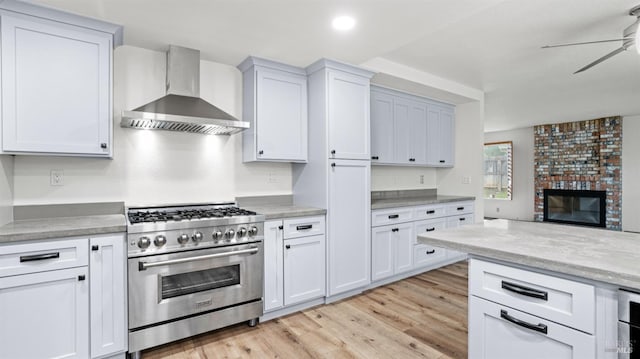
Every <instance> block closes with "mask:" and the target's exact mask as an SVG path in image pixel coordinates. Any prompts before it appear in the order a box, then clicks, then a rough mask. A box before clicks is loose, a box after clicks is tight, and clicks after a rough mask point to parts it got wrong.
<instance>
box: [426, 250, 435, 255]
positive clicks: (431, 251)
mask: <svg viewBox="0 0 640 359" xmlns="http://www.w3.org/2000/svg"><path fill="white" fill-rule="evenodd" d="M435 252H436V250H435V249H432V250H430V251H427V254H434V253H435Z"/></svg>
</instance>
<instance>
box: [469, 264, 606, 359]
mask: <svg viewBox="0 0 640 359" xmlns="http://www.w3.org/2000/svg"><path fill="white" fill-rule="evenodd" d="M597 303H600V304H597ZM601 304H604V302H602V301H601V300H599V299H597V296H596V290H595V287H594V286H593V285H591V284H586V283H581V282H577V281H574V280H571V279H567V278H559V277H555V276H552V275H548V274H543V273H536V272H533V271H530V270H525V269H522V268H514V267H511V266H507V265H503V264H497V263H493V262H488V261H485V260H479V259H476V258H472V259H471V261H470V265H469V358H514V357H518V358H568V359H578V358H580V359H582V358H596V357H607V358H609V357H612V356H614V355H615V353H608V354H605V352H606V346H607V345H606V344H605V348H600V349H598V350H599V353H600V354H599V355H596V353H597V352H598V351H597V348H596V335H602V334H604V333H603V332H602V331H600V328H601V327H603V326H609V325H610V324H608V323H601V324H598V323H596V321H597V319H596V317H598V316H599V315H600V314H602V312H603V311H606V310H607V309H605V308H604V307H602V308H599V307H598V306H599V305H601ZM606 316H607V315H605V317H606ZM609 320H615V315H611V318H609ZM613 345H615V344H613ZM614 348H615V347H614Z"/></svg>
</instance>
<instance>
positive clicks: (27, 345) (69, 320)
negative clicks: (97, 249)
mask: <svg viewBox="0 0 640 359" xmlns="http://www.w3.org/2000/svg"><path fill="white" fill-rule="evenodd" d="M45 261H46V260H45ZM88 274H89V273H88V269H87V267H86V266H82V267H75V268H68V269H61V270H53V271H46V272H39V273H32V274H25V275H16V276H9V277H3V278H0V318H2V320H0V358H77V359H86V358H89V283H88V280H87V278H88ZM124 329H125V328H123V330H124Z"/></svg>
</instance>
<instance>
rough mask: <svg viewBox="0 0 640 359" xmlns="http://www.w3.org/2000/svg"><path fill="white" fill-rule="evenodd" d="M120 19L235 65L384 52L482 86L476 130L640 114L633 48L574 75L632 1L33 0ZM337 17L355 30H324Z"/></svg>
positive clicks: (131, 30) (129, 37) (147, 42)
mask: <svg viewBox="0 0 640 359" xmlns="http://www.w3.org/2000/svg"><path fill="white" fill-rule="evenodd" d="M36 2H38V3H42V4H45V5H48V6H52V7H56V8H59V9H63V10H67V11H72V12H75V13H79V14H83V15H88V16H92V17H96V18H100V19H104V20H107V21H111V22H115V23H119V24H122V25H124V27H125V37H124V39H125V44H128V45H133V46H140V47H145V48H149V49H154V50H162V51H164V50H166V49H167V45H168V44H176V45H181V46H187V47H192V48H197V49H200V50H201V51H202V57H203V58H204V59H208V60H212V61H216V62H221V63H225V64H229V65H234V66H235V65H237V64H238V63H240V62H241V61H242V60H243V59H244V58H245V57H246V56H248V55H254V56H259V57H266V58H270V59H274V60H278V61H282V62H285V63H289V64H292V65H297V66H306V65H308V64H310V63H312V62H313V61H315V60H317V59H318V58H320V57H328V58H334V59H337V60H341V61H346V62H350V63H354V64H361V63H363V62H366V61H368V60H371V59H374V58H384V59H387V60H390V61H393V62H396V63H399V64H403V65H406V66H409V67H413V68H416V69H418V70H421V71H424V72H428V73H430V74H433V75H436V76H440V77H443V78H447V79H450V80H453V81H456V82H459V83H461V84H464V85H467V86H471V87H474V88H478V89H481V90H483V91H485V100H486V104H485V109H486V113H485V130H487V131H495V130H501V129H512V128H518V127H524V126H529V125H532V124H541V123H555V122H565V121H575V120H585V119H591V118H596V117H601V116H610V115H637V114H640V98H639V97H640V55H638V54H637V53H636V52H635V49H631V50H630V51H627V52H624V53H622V54H619V55H617V56H615V57H614V58H612V59H610V60H608V61H606V62H604V63H602V64H600V65H597V66H596V67H594V68H592V69H590V70H588V71H586V72H584V73H581V74H578V75H572V73H573V72H574V71H575V70H577V69H578V68H580V67H582V66H584V65H586V64H587V63H589V62H591V61H593V60H595V59H596V58H598V57H600V56H602V55H604V54H606V53H608V52H610V51H612V50H614V49H615V48H617V47H618V46H619V44H618V43H605V44H595V45H584V46H575V47H567V48H557V49H546V50H543V49H540V46H542V45H545V44H551V43H563V42H578V41H589V40H599V39H610V38H619V37H621V35H622V30H623V29H624V28H625V27H627V26H629V25H630V24H631V23H633V21H634V20H635V18H634V17H631V16H628V15H627V13H628V11H629V9H630V8H632V7H634V6H635V5H638V3H639V2H640V0H562V1H560V0H529V1H524V0H351V1H345V0H343V1H338V0H182V1H176V0H82V1H81V0H37V1H36ZM338 14H351V15H353V16H354V17H356V18H357V25H356V29H355V30H354V31H352V32H350V33H336V32H334V31H333V30H332V29H331V28H330V23H331V19H332V17H333V16H335V15H338Z"/></svg>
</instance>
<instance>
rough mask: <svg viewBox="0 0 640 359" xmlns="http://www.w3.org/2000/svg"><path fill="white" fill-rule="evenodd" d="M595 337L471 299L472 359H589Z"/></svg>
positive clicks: (516, 311)
mask: <svg viewBox="0 0 640 359" xmlns="http://www.w3.org/2000/svg"><path fill="white" fill-rule="evenodd" d="M595 357H596V340H595V337H594V336H593V335H589V334H586V333H583V332H581V331H578V330H575V329H571V328H568V327H565V326H563V325H560V324H557V323H554V322H553V321H550V320H545V319H542V318H540V317H536V316H533V315H529V314H527V313H524V312H521V311H519V310H515V309H513V308H510V307H507V306H503V305H500V304H497V303H494V302H490V301H488V300H484V299H481V298H478V297H475V296H471V297H470V299H469V358H470V359H480V358H481V359H485V358H486V359H502V358H504V359H511V358H518V359H529V358H531V359H539V358H554V359H589V358H595Z"/></svg>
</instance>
